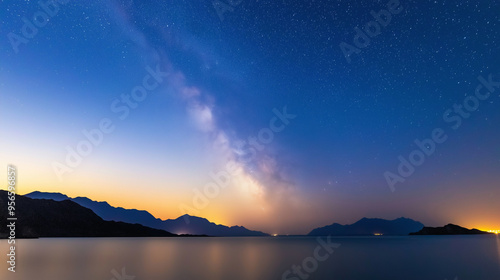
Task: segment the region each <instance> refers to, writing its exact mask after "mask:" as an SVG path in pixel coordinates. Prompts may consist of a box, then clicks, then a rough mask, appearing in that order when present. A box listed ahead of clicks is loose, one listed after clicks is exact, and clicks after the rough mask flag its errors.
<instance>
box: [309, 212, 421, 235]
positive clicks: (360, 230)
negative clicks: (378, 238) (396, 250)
mask: <svg viewBox="0 0 500 280" xmlns="http://www.w3.org/2000/svg"><path fill="white" fill-rule="evenodd" d="M423 227H424V225H423V224H422V223H420V222H417V221H414V220H412V219H408V218H404V217H401V218H398V219H395V220H384V219H370V218H363V219H361V220H359V221H357V222H356V223H354V224H351V225H341V224H337V223H334V224H331V225H329V226H324V227H320V228H316V229H313V230H312V231H311V232H310V233H309V234H308V235H310V236H328V235H337V236H342V235H345V236H347V235H374V234H382V235H408V234H410V233H411V232H415V231H419V230H421V229H422V228H423Z"/></svg>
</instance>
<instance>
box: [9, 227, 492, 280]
mask: <svg viewBox="0 0 500 280" xmlns="http://www.w3.org/2000/svg"><path fill="white" fill-rule="evenodd" d="M323 239H324V240H325V242H326V238H323ZM331 240H332V242H333V243H336V244H340V246H339V247H338V248H335V249H334V251H333V252H332V253H331V254H329V255H328V253H327V251H325V250H324V249H323V248H322V247H319V248H320V249H316V248H318V246H320V245H319V243H318V241H317V240H316V238H306V237H300V238H291V237H290V238H272V237H270V238H119V239H109V238H98V239H40V240H18V250H17V257H18V258H17V267H16V269H17V272H16V273H11V272H9V271H7V264H6V262H5V261H4V262H3V265H2V269H1V271H0V279H6V280H10V279H13V280H16V279H22V280H28V279H30V280H31V279H33V280H35V279H37V280H45V279H47V280H78V279H84V280H99V279H102V280H112V279H113V278H115V279H116V280H121V279H124V280H132V278H131V277H130V278H126V277H118V278H117V277H115V275H114V274H113V272H112V271H113V270H115V272H116V273H117V275H120V274H121V273H122V268H125V274H126V275H130V276H135V278H134V279H135V280H156V279H162V280H167V279H172V280H197V279H207V280H246V279H249V280H250V279H252V280H267V279H276V280H279V279H282V276H283V273H284V272H285V271H286V270H289V269H291V267H292V265H302V264H304V263H305V265H306V266H307V270H308V271H310V272H307V271H304V270H303V268H302V270H301V273H303V275H302V276H303V277H308V278H307V279H328V280H330V279H332V280H333V279H343V280H347V279H398V280H400V279H406V280H408V279H426V280H428V279H436V280H444V279H448V280H453V279H459V280H464V279H474V280H475V279H492V280H498V279H500V258H499V255H500V238H499V237H498V236H451V237H450V236H446V237H439V236H437V237H429V236H425V237H363V238H361V237H360V238H354V237H353V238H332V239H331ZM0 249H1V254H2V255H3V256H4V257H3V259H4V260H6V258H7V257H6V254H7V242H6V241H5V240H2V241H1V246H0ZM315 250H316V251H317V254H316V256H317V257H320V259H321V260H317V259H315V258H314V256H315V254H314V252H315ZM4 252H5V253H4ZM294 277H295V278H294ZM283 279H290V280H298V279H301V278H299V277H297V275H292V274H290V275H289V276H288V278H283Z"/></svg>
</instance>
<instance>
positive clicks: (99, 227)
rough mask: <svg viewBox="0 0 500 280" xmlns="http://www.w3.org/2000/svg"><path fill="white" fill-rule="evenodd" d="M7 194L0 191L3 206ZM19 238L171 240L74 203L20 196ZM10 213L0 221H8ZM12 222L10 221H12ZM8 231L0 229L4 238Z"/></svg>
mask: <svg viewBox="0 0 500 280" xmlns="http://www.w3.org/2000/svg"><path fill="white" fill-rule="evenodd" d="M7 194H8V192H7V191H3V190H0V205H7V201H8V200H7ZM15 203H16V204H15V217H16V218H17V221H16V222H15V227H16V230H15V232H16V237H18V238H37V237H169V236H176V235H175V234H172V233H170V232H167V231H164V230H159V229H153V228H149V227H145V226H143V225H140V224H129V223H124V222H115V221H105V220H103V219H102V218H101V217H99V216H97V215H96V214H95V213H94V212H92V210H90V209H88V208H85V207H83V206H81V205H79V204H77V203H75V202H73V201H70V200H62V201H55V200H52V199H32V198H29V197H24V196H21V195H16V200H15ZM7 218H8V217H7V211H0V220H2V221H7ZM9 222H10V221H9ZM8 230H9V229H8V228H7V227H6V226H3V227H0V238H6V237H8V234H9V233H8Z"/></svg>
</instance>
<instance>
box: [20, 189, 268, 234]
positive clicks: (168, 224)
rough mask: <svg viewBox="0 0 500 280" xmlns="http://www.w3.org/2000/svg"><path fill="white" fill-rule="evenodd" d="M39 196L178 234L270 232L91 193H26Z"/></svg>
mask: <svg viewBox="0 0 500 280" xmlns="http://www.w3.org/2000/svg"><path fill="white" fill-rule="evenodd" d="M25 196H26V197H30V198H37V199H53V200H55V201H61V200H71V201H73V202H75V203H78V204H79V205H81V206H83V207H86V208H88V209H90V210H92V211H94V213H96V214H97V215H98V216H99V217H101V218H102V219H104V220H106V221H119V222H126V223H133V224H134V223H137V224H141V225H143V226H147V227H151V228H154V229H161V230H166V231H168V232H172V233H176V234H193V235H210V236H269V234H267V233H264V232H260V231H252V230H249V229H247V228H245V227H242V226H232V227H228V226H225V225H218V224H215V223H212V222H210V221H209V220H207V219H205V218H200V217H195V216H190V215H187V214H186V215H183V216H180V217H178V218H176V219H168V220H161V219H158V218H156V217H154V216H153V215H151V214H150V213H149V212H147V211H144V210H136V209H124V208H122V207H113V206H111V205H109V204H108V203H107V202H97V201H93V200H91V199H89V198H87V197H76V198H70V197H68V196H66V195H64V194H60V193H46V192H39V191H35V192H32V193H29V194H26V195H25Z"/></svg>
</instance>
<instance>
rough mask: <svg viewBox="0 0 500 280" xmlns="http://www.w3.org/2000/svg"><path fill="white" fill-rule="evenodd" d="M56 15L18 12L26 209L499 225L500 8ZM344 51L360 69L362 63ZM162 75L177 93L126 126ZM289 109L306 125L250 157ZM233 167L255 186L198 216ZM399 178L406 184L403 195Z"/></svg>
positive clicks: (306, 225)
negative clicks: (404, 163) (97, 134)
mask: <svg viewBox="0 0 500 280" xmlns="http://www.w3.org/2000/svg"><path fill="white" fill-rule="evenodd" d="M63 2H64V3H63ZM66 2H67V3H66ZM42 3H44V1H42ZM229 3H233V4H234V6H231V5H230V4H229ZM49 8H51V9H52V10H49V11H48V12H47V11H46V10H44V9H43V7H42V6H40V5H39V4H38V3H37V1H3V2H1V4H0V24H1V25H0V33H1V35H2V38H4V39H3V40H1V41H0V98H1V99H0V100H1V103H0V106H1V108H0V109H1V121H0V128H1V129H2V131H4V132H7V131H8V132H9V133H8V135H10V137H8V138H5V137H2V138H3V139H2V140H1V141H2V142H1V143H2V146H1V148H0V151H2V157H1V158H2V160H1V162H2V164H3V163H5V164H7V163H14V164H17V165H18V166H19V168H20V169H21V170H23V169H24V170H25V171H24V172H25V176H26V179H25V180H26V181H25V185H24V186H23V188H24V189H25V190H26V192H28V191H31V190H35V189H37V190H46V191H60V192H63V193H67V194H70V195H71V194H74V195H82V196H83V195H85V196H89V197H91V198H96V199H97V198H99V199H102V200H107V201H110V202H112V203H114V204H120V205H121V206H125V207H130V208H132V207H133V208H141V209H146V210H149V211H151V212H152V213H154V214H155V215H157V216H159V217H162V218H173V217H177V216H179V215H181V212H182V211H179V206H180V205H190V206H191V209H192V210H191V211H188V212H189V213H190V214H196V215H200V216H204V217H207V218H209V219H211V220H214V221H216V222H224V223H231V224H244V225H248V226H250V227H253V228H256V229H263V230H266V231H279V232H282V233H287V232H293V233H297V232H298V233H303V232H304V231H307V230H308V229H310V228H311V227H312V226H315V225H322V224H329V223H332V222H334V221H335V222H342V223H347V222H354V221H355V220H357V219H359V218H361V217H363V216H367V217H382V218H396V217H399V216H409V217H410V218H414V219H418V220H421V221H422V222H424V223H426V224H436V225H441V224H444V223H448V222H455V223H459V224H463V225H465V226H475V227H482V228H485V229H487V228H488V227H493V225H494V224H495V223H496V224H497V225H498V220H499V218H500V217H499V216H498V213H499V210H500V208H498V206H497V203H496V200H495V199H494V198H498V197H499V195H500V188H499V182H500V180H499V179H500V178H499V175H497V174H500V173H498V170H499V168H500V148H499V143H500V130H499V129H498V125H499V124H500V110H498V104H499V101H500V100H499V98H500V87H498V84H495V82H494V81H500V74H499V73H500V69H499V66H498V62H499V61H500V52H499V46H498V43H499V39H500V34H499V31H500V29H499V28H500V22H499V16H498V14H499V12H500V4H499V3H498V2H495V1H460V2H459V3H455V2H451V1H415V0H413V1H403V0H401V1H395V0H391V1H385V0H381V1H295V2H292V3H290V2H284V1H262V0H260V1H247V0H242V1H241V2H238V1H232V2H229V1H228V2H226V1H224V0H221V1H219V2H217V1H213V2H211V1H205V0H204V1H85V3H82V2H80V1H78V2H77V1H60V3H58V8H57V9H55V8H54V6H51V7H49ZM217 8H218V9H219V13H222V17H221V16H219V15H218V13H217ZM224 9H228V10H224ZM382 9H384V10H385V11H388V10H390V9H393V10H392V11H393V13H392V14H391V19H390V21H388V20H387V18H385V20H386V24H385V25H386V26H382V25H380V24H379V23H375V21H374V17H373V15H372V13H374V14H381V15H382V14H384V11H382V12H380V11H381V10H382ZM40 11H41V12H42V13H45V14H47V13H50V12H52V15H48V16H47V17H46V18H45V17H43V15H42V16H40V15H41V14H40ZM372 11H373V12H372ZM371 12H372V13H371ZM37 13H38V14H37ZM386 13H387V12H386ZM35 15H38V18H35V21H36V20H38V21H39V23H38V24H39V25H40V26H41V27H38V28H37V32H36V34H34V35H33V30H29V27H28V29H26V27H24V25H25V22H24V21H23V17H24V18H25V19H26V20H28V21H30V22H31V23H30V24H33V17H34V16H35ZM384 15H385V14H384ZM46 19H48V20H46ZM222 19H223V20H222ZM382 20H383V18H382ZM370 22H371V23H370ZM35 23H36V22H35ZM367 24H368V25H370V24H371V28H372V29H371V31H370V30H368V31H364V33H366V32H375V33H377V34H376V35H375V36H373V37H372V38H369V44H366V40H365V41H364V42H362V41H363V40H362V38H361V39H359V38H358V39H359V40H361V41H359V40H358V43H360V42H361V43H365V44H364V45H363V44H361V45H362V46H361V45H359V44H358V45H356V40H355V39H356V37H355V36H356V35H359V34H360V33H359V32H361V31H359V32H358V31H357V30H356V29H355V28H360V30H363V29H364V28H365V26H366V25H367ZM33 26H35V25H33ZM377 27H378V30H377ZM23 28H24V33H23ZM377 31H378V32H377ZM30 32H31V33H30ZM13 34H14V35H13ZM26 35H29V36H26ZM362 36H367V35H362ZM342 43H345V44H349V45H350V46H352V48H356V49H357V51H358V52H359V53H353V54H351V55H350V56H349V57H348V58H346V56H345V55H344V53H343V50H342V48H341V47H340V45H341V44H342ZM147 67H149V68H148V69H150V70H151V69H152V70H151V71H154V70H155V69H160V71H162V72H164V73H166V74H165V75H164V76H163V77H162V78H161V79H163V81H159V80H151V81H153V82H154V81H157V82H158V85H157V86H156V87H155V88H154V89H153V90H151V91H149V92H148V93H147V96H146V97H145V98H144V100H141V101H138V102H133V103H134V104H135V105H126V107H129V108H128V109H127V110H128V112H129V113H127V114H126V115H125V114H124V112H125V111H124V110H125V109H123V108H122V107H120V108H122V109H123V110H117V108H119V106H124V105H125V104H127V103H125V102H124V101H123V99H122V97H121V95H122V94H130V93H131V90H132V89H133V88H134V87H136V86H140V85H141V84H142V83H143V78H144V77H145V75H148V74H150V73H151V72H148V70H147ZM157 67H158V68H157ZM479 76H481V77H483V78H484V79H486V80H488V79H489V80H491V81H492V82H491V83H492V84H493V86H492V88H491V89H492V90H488V88H487V87H486V86H483V88H482V89H481V91H480V92H482V93H483V94H486V93H488V92H490V91H491V94H490V95H489V96H488V97H487V98H484V100H479V99H478V98H477V97H475V96H476V95H475V90H476V88H477V87H478V86H479V85H482V84H483V83H481V82H480V81H479V80H478V77H479ZM466 100H467V102H469V103H468V104H466V108H473V109H474V110H471V111H467V109H464V110H466V111H464V113H459V112H457V111H456V110H457V109H456V108H454V104H459V105H460V104H461V105H462V106H463V105H464V101H466ZM136 101H137V100H136ZM476 101H477V102H476ZM114 102H116V103H114ZM476 103H477V104H476ZM112 104H115V106H114V109H113V105H112ZM476 105H477V106H476ZM285 106H286V110H287V112H288V113H289V114H292V115H294V116H295V118H293V119H292V118H290V119H289V123H285V126H284V129H283V130H282V131H279V132H276V131H275V132H274V133H273V138H272V140H271V141H269V143H262V142H260V143H259V145H261V147H260V146H259V147H260V148H261V149H260V148H259V149H257V146H252V145H249V144H242V142H241V141H242V140H245V141H247V140H248V139H249V137H254V136H257V139H259V138H258V135H259V132H261V131H263V129H264V130H266V129H267V131H268V132H269V131H270V130H269V122H270V120H272V119H273V118H274V117H275V116H276V113H275V111H273V109H276V110H278V111H280V112H282V111H283V108H284V107H285ZM132 107H134V108H132ZM475 107H477V108H475ZM448 109H451V110H452V112H451V113H450V114H449V115H448V118H451V119H448V121H446V120H445V118H444V116H443V115H444V114H445V112H447V110H448ZM117 111H119V112H117ZM461 114H462V115H461ZM464 114H465V115H464ZM469 114H470V115H469ZM457 116H460V117H457ZM103 118H107V119H109V120H110V121H111V123H112V125H113V126H114V129H113V131H112V132H110V133H104V134H103V135H104V138H103V139H102V141H100V142H99V143H98V144H96V145H94V146H93V147H92V151H91V152H89V154H88V155H84V156H81V158H82V159H81V161H80V162H78V163H76V164H74V166H70V165H71V163H69V164H68V162H67V159H66V157H67V154H68V153H69V152H68V149H67V147H69V148H73V149H75V150H76V149H77V146H78V144H79V143H80V142H81V141H85V140H86V138H85V134H84V133H83V132H82V130H85V129H87V130H91V129H93V128H98V127H99V123H100V121H102V119H103ZM457 118H459V119H461V120H462V123H461V126H460V127H458V128H457V129H453V128H452V126H453V125H455V124H456V122H457V121H458V120H457ZM437 128H438V129H442V131H443V133H444V134H445V135H446V137H447V140H446V141H445V142H444V143H441V144H436V149H435V151H434V152H433V153H430V155H428V156H425V158H424V159H423V160H424V163H423V164H421V165H420V166H417V167H415V170H414V172H413V173H412V174H411V175H410V176H408V177H406V176H402V175H401V174H400V173H399V172H398V166H399V165H400V159H398V157H399V156H402V157H403V158H404V159H406V160H409V155H410V154H411V153H412V152H413V151H415V150H418V146H417V145H416V144H415V143H414V141H415V140H416V139H418V140H423V139H427V138H431V137H432V132H433V130H435V129H437ZM261 133H264V132H261ZM4 135H7V134H4ZM262 135H263V134H262ZM262 135H261V136H262ZM242 145H243V146H242ZM252 149H253V150H252ZM257 150H258V151H257ZM252 151H256V153H255V154H253V152H252ZM418 153H420V154H423V152H418ZM418 153H417V154H415V153H414V154H415V155H417V156H418ZM227 162H235V163H236V164H237V166H238V167H239V168H241V172H240V173H238V175H235V176H233V177H231V180H232V181H231V184H230V185H231V187H230V188H223V189H220V192H219V193H218V194H217V195H216V196H214V197H213V198H209V203H208V205H203V207H198V206H199V205H198V206H197V205H194V204H195V203H194V202H193V198H194V197H195V196H196V192H195V191H194V189H196V188H199V189H200V190H203V186H204V185H206V184H207V183H209V182H211V180H212V178H211V177H210V175H209V174H210V172H218V171H219V170H223V169H224V166H225V164H226V163H227ZM61 166H64V167H61ZM61 168H62V169H61ZM66 171H67V172H66ZM386 172H391V174H393V175H394V176H400V178H401V179H404V182H401V181H399V182H397V183H395V184H394V185H393V187H394V188H393V190H395V191H394V192H393V191H391V188H390V186H389V185H390V183H389V184H388V182H387V180H386V176H384V174H387V173H386ZM21 174H22V173H21ZM28 178H29V179H28ZM392 178H395V177H392ZM138 185H141V190H142V192H141V194H137V193H136V191H137V186H138ZM117 192H119V193H121V195H122V197H116V195H115V194H116V193H117ZM165 205H168V206H165ZM181 208H182V207H181Z"/></svg>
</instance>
